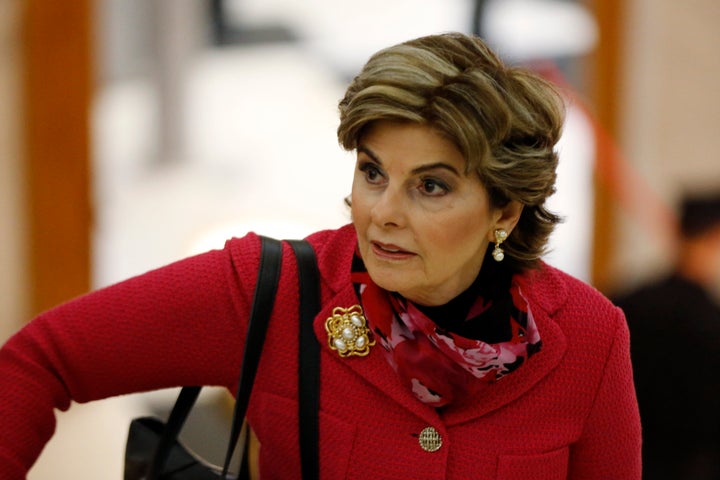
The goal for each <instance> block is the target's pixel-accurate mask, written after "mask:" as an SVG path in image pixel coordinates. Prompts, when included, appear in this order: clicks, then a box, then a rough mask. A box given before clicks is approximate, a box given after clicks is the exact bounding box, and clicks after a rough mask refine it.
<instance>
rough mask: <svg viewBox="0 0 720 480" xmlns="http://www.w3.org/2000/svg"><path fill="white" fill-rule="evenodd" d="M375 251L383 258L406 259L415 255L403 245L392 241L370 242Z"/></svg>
mask: <svg viewBox="0 0 720 480" xmlns="http://www.w3.org/2000/svg"><path fill="white" fill-rule="evenodd" d="M370 245H372V251H373V253H374V254H375V255H376V256H377V257H379V258H383V259H388V260H405V259H407V258H410V257H413V256H415V254H414V253H412V252H408V251H407V250H403V249H402V248H401V247H398V246H397V245H394V244H392V243H381V242H370Z"/></svg>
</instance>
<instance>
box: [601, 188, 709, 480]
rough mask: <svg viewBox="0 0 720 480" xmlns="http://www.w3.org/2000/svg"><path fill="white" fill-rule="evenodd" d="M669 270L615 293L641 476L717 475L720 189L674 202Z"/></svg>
mask: <svg viewBox="0 0 720 480" xmlns="http://www.w3.org/2000/svg"><path fill="white" fill-rule="evenodd" d="M680 210H681V211H680V222H679V234H678V237H679V242H678V249H677V259H676V264H675V266H674V269H673V271H672V272H671V273H669V274H667V275H666V276H664V277H662V278H659V279H655V280H653V281H651V282H649V283H646V284H644V285H641V286H639V287H637V288H636V289H635V290H633V291H631V292H629V293H626V294H624V295H622V296H619V297H617V298H615V302H616V304H617V305H618V306H620V307H621V308H622V309H623V310H624V311H625V315H626V316H627V321H628V324H629V327H630V333H631V354H632V361H633V368H634V377H635V386H636V390H637V395H638V402H639V404H640V416H641V419H642V425H643V472H644V475H643V478H645V479H646V480H664V479H667V480H685V479H691V480H705V479H707V480H711V479H712V480H717V479H720V288H718V287H720V191H718V192H715V193H713V194H697V193H696V194H693V195H690V196H688V197H686V198H685V199H684V201H683V202H682V206H681V208H680Z"/></svg>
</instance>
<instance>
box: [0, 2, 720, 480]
mask: <svg viewBox="0 0 720 480" xmlns="http://www.w3.org/2000/svg"><path fill="white" fill-rule="evenodd" d="M376 3H377V4H376ZM571 3H574V2H571V1H570V0H556V1H551V0H535V1H532V0H525V1H515V0H497V1H495V2H492V1H484V2H477V3H476V2H471V1H470V0H456V1H444V2H439V1H438V2H427V3H426V4H423V7H422V8H420V7H418V6H417V2H415V3H413V4H412V5H413V6H414V7H412V8H411V7H410V6H409V4H408V3H407V2H403V1H400V0H397V1H396V2H387V1H384V2H362V3H360V2H356V3H352V2H332V3H331V2H324V3H323V2H320V1H319V0H317V1H308V2H299V3H298V2H294V3H293V2H283V1H280V0H273V1H269V0H266V1H259V0H258V1H249V0H245V1H243V0H237V1H227V2H216V1H200V0H155V1H152V2H148V1H140V0H97V1H89V0H87V1H76V2H57V1H56V0H26V1H22V2H21V1H20V0H0V39H1V41H2V44H0V45H1V46H0V105H1V106H0V239H1V240H0V338H3V339H4V338H6V337H7V336H9V335H10V334H11V333H12V332H13V331H15V330H16V329H17V328H19V327H20V326H21V325H22V324H23V323H24V322H25V321H27V320H28V319H29V318H30V317H31V316H33V315H34V314H36V313H37V312H38V311H40V310H42V309H44V308H47V307H49V306H50V305H52V304H54V303H57V301H61V300H63V299H66V298H69V297H70V296H73V295H77V294H80V293H82V292H84V291H85V290H87V289H88V288H92V287H95V286H100V285H103V284H107V283H110V282H113V281H117V280H119V279H122V278H125V277H127V276H129V275H133V274H136V273H140V272H142V271H144V270H147V269H149V268H152V267H155V266H158V265H161V264H164V263H167V262H168V261H172V260H174V259H177V258H180V257H182V256H185V255H187V254H189V253H193V252H195V251H198V250H203V249H206V248H211V247H215V246H220V245H221V244H222V239H224V238H226V237H228V236H230V235H240V234H242V233H244V232H245V231H247V230H250V229H254V230H258V231H262V232H264V233H268V234H271V235H278V236H301V235H303V234H304V233H307V232H308V231H312V230H314V229H317V228H324V227H334V226H337V225H339V224H342V223H344V222H346V221H347V220H348V218H347V213H346V211H345V210H344V207H343V205H342V198H343V196H344V195H345V194H346V193H348V192H349V178H350V177H349V175H350V173H349V172H350V171H351V170H352V161H351V160H349V159H348V158H347V156H346V154H345V153H343V152H341V151H340V150H339V148H338V147H337V145H336V140H335V137H334V128H335V126H336V102H337V100H338V98H339V97H340V95H341V94H342V91H343V88H344V86H345V85H346V84H347V81H348V79H349V76H350V75H351V74H352V73H353V72H354V71H355V70H356V69H357V68H359V65H360V64H361V63H362V62H363V61H364V59H365V58H366V57H367V55H368V54H369V53H371V52H372V51H374V50H376V49H377V48H380V47H382V46H385V45H388V44H390V43H394V42H396V41H400V40H404V39H407V38H410V37H411V36H416V35H421V34H424V33H431V32H433V31H439V30H448V29H456V30H463V31H470V30H471V29H472V28H473V27H474V26H477V25H476V21H475V20H473V15H476V14H477V13H478V12H477V10H476V9H477V8H478V7H477V6H478V5H481V4H482V5H483V7H484V8H486V9H487V10H485V16H484V17H483V21H485V22H488V21H489V20H488V19H489V18H490V17H491V16H492V15H495V17H494V18H495V19H496V20H498V19H502V18H505V19H507V17H502V16H501V15H503V13H502V12H501V10H502V9H503V8H505V10H503V11H504V12H505V13H507V12H508V11H509V10H510V8H509V6H513V7H516V8H517V9H518V11H519V12H520V13H522V12H525V13H528V12H530V13H533V15H537V14H538V13H537V12H538V11H545V12H549V11H553V12H556V13H557V12H559V10H557V7H558V5H559V4H571ZM576 6H582V7H583V9H584V11H585V12H586V13H589V15H590V18H591V21H590V22H589V23H588V22H587V20H588V17H587V16H585V15H580V16H577V15H576V16H570V17H568V18H570V20H569V21H570V22H571V24H568V25H571V26H575V27H578V26H579V27H580V28H576V29H575V30H578V31H579V33H578V40H577V42H578V44H581V45H580V47H578V48H576V49H574V50H573V44H572V42H571V43H570V44H567V43H566V44H565V45H564V47H563V48H565V50H564V53H562V54H558V55H555V56H553V58H550V59H549V60H552V62H553V63H554V64H555V65H557V66H559V68H560V71H561V72H562V74H563V76H564V79H565V80H566V81H568V82H569V83H570V85H571V86H572V88H573V90H574V91H575V94H576V95H577V97H576V103H575V105H576V106H581V107H582V108H580V109H579V110H580V112H579V113H581V115H580V118H581V122H580V124H579V125H580V126H579V130H580V131H582V132H585V133H584V135H585V136H582V135H581V136H579V137H576V138H579V139H581V140H580V141H579V145H578V141H576V143H575V146H574V148H576V149H578V147H579V150H576V151H581V152H584V153H581V155H585V156H586V155H587V151H588V149H589V150H590V151H591V152H593V151H594V152H596V153H597V156H596V158H594V159H592V158H591V159H590V161H589V163H588V164H587V165H588V167H589V168H590V170H589V172H590V175H591V178H590V181H591V182H592V183H591V185H593V186H594V187H595V188H591V189H585V192H586V193H589V194H590V195H589V196H590V202H589V203H588V204H587V206H586V210H584V211H585V212H586V213H585V214H583V211H580V212H577V211H572V210H568V211H571V212H572V213H571V215H570V217H571V218H570V219H569V220H570V222H569V223H572V224H573V225H579V227H576V229H575V230H570V231H568V233H567V234H566V235H565V237H566V239H565V241H564V243H563V242H559V243H558V244H557V245H558V247H557V254H556V256H555V257H553V261H554V262H557V263H559V264H561V265H563V266H565V265H567V269H568V270H571V271H573V269H577V270H576V272H577V274H578V276H581V277H582V278H584V279H586V280H587V281H589V282H590V283H593V284H595V285H596V286H598V288H600V289H601V290H603V291H605V292H610V291H615V290H622V289H625V288H628V287H629V286H632V285H633V284H636V283H637V282H639V281H641V280H642V279H644V278H646V277H648V276H652V275H655V274H656V273H658V272H660V271H662V270H663V269H666V268H668V266H669V264H670V262H671V260H672V251H673V250H672V247H673V241H672V236H671V234H670V228H671V225H672V221H673V206H674V203H675V202H676V200H677V199H678V197H679V196H680V195H681V193H682V192H683V191H686V190H688V189H705V188H713V187H714V188H720V159H718V154H717V152H718V151H720V148H719V147H720V145H719V143H720V135H718V133H717V132H718V126H719V125H720V87H718V85H717V81H716V80H715V79H716V78H717V76H718V75H720V56H718V55H717V49H718V47H719V46H720V29H718V28H717V24H718V21H720V3H718V2H717V1H716V0H687V1H685V2H671V1H669V0H625V1H620V0H612V1H609V0H597V1H587V2H584V3H577V4H576ZM493 9H494V10H493ZM537 9H539V10H537ZM553 9H555V10H553ZM488 12H494V13H492V14H491V13H488ZM574 12H575V13H577V11H574ZM533 15H524V16H522V17H521V18H520V20H519V21H518V22H515V23H512V22H511V23H508V24H507V25H505V24H503V25H504V26H505V30H503V28H501V26H503V25H500V24H499V23H492V24H487V23H485V24H483V25H484V28H485V31H486V32H493V35H494V37H493V39H494V40H495V41H496V43H498V45H497V47H498V48H499V50H500V51H501V53H504V54H506V55H507V56H508V58H509V59H511V60H513V61H524V60H528V58H522V54H521V53H522V51H523V50H522V48H523V46H522V45H520V46H518V45H516V44H514V43H513V42H512V40H513V39H522V38H525V39H527V38H532V35H531V33H533V32H534V28H535V27H536V26H537V24H538V23H543V22H545V21H547V19H545V18H541V17H537V16H533ZM410 18H412V21H408V20H409V19H410ZM552 18H553V19H557V18H559V17H557V16H553V17H552ZM533 19H534V20H533ZM559 21H560V22H562V21H563V20H559ZM565 21H566V22H567V21H568V20H565ZM507 28H509V31H510V32H511V35H510V36H509V37H508V36H507V34H505V36H503V32H507V31H508V30H507ZM594 29H597V31H596V32H595V33H597V36H594V35H593V32H594ZM565 30H567V31H571V30H573V29H570V28H567V29H565ZM583 32H584V33H583ZM371 34H375V35H371ZM550 40H553V41H554V40H557V39H550ZM564 40H566V39H559V40H557V41H559V42H561V43H562V41H564ZM503 42H505V43H503ZM519 43H520V44H521V43H522V42H519ZM535 43H537V42H535ZM550 43H552V42H550ZM515 48H518V49H520V50H516V49H515ZM548 48H551V47H548ZM519 52H520V53H519ZM534 55H535V57H534V58H530V59H531V60H538V59H539V58H537V53H535V54H534ZM531 57H532V55H531ZM545 60H547V59H545ZM588 131H590V132H592V133H594V134H595V135H591V136H589V137H588V136H587V132H588ZM582 139H585V140H582ZM583 147H584V148H583ZM567 149H568V150H572V148H571V147H567ZM277 159H283V162H284V163H282V166H279V164H278V163H277V162H278V160H277ZM310 162H312V165H313V167H312V168H311V167H310V166H309V165H311V163H310ZM586 174H587V170H580V171H579V172H574V173H571V174H569V175H570V176H569V177H568V178H569V180H568V184H569V185H572V184H573V182H574V181H575V183H578V182H580V183H582V182H584V181H585V179H584V176H585V175H586ZM308 175H309V177H308ZM342 179H346V180H347V181H344V180H342ZM570 190H571V189H570ZM563 191H565V190H563ZM571 203H573V200H572V197H571V198H570V199H569V200H568V199H567V198H565V199H563V201H562V202H560V203H559V205H558V207H559V208H560V209H561V210H562V209H565V208H568V209H570V207H571V206H570V204H571ZM578 217H579V218H578ZM573 222H579V223H573ZM562 245H566V247H565V250H564V251H565V252H566V253H567V252H569V251H570V250H573V249H575V248H576V247H579V250H578V251H579V253H578V255H580V257H578V258H579V260H577V259H576V258H575V257H573V258H572V259H570V260H568V259H567V258H563V247H562ZM585 257H587V258H585ZM563 262H565V263H563ZM585 262H587V268H585V266H583V265H580V264H582V263H585ZM0 394H1V393H0ZM161 400H162V399H161ZM151 403H152V401H151ZM147 408H148V403H147V402H146V401H145V400H141V399H123V400H121V401H117V402H116V403H112V402H110V403H102V402H99V404H98V405H95V406H82V407H81V408H78V406H74V407H73V408H72V409H71V411H70V412H69V413H67V414H64V415H62V416H61V425H60V432H61V434H60V435H59V437H60V439H58V440H55V441H53V443H51V445H50V446H49V447H48V449H47V451H46V452H45V453H44V454H43V457H42V458H41V461H40V463H39V464H38V466H37V467H36V470H35V471H34V472H33V475H34V477H32V478H37V479H40V478H64V477H63V475H64V474H67V475H68V477H67V478H98V477H103V476H104V477H105V478H110V477H108V475H107V473H106V472H107V469H108V468H109V467H108V465H110V466H111V467H112V468H116V469H119V468H120V467H119V462H120V460H121V449H122V444H123V443H124V439H123V438H121V437H122V435H123V433H124V428H125V427H126V425H127V418H129V417H130V416H131V415H133V414H135V413H136V412H138V411H142V410H146V409H147ZM97 419H101V420H100V422H98V420H97ZM99 423H102V424H104V425H106V428H107V431H106V432H104V434H101V438H105V439H106V440H105V441H103V440H102V439H100V440H92V441H89V440H88V439H89V438H91V437H89V435H91V434H93V433H91V431H95V430H97V425H98V424H99ZM62 432H65V435H66V436H62V435H63V433H62ZM94 434H95V435H97V433H94ZM103 435H104V436H103ZM73 438H74V440H73ZM73 442H80V444H82V445H85V446H86V447H87V448H89V449H91V450H90V451H91V452H95V454H97V455H98V456H99V457H98V462H97V463H98V465H97V468H98V470H97V471H92V469H91V468H90V469H89V468H79V466H78V465H77V464H74V460H73V458H74V457H73V455H72V453H71V452H73V451H74V449H73V448H72V447H69V446H68V447H65V448H63V445H72V444H73ZM76 444H77V443H76ZM87 452H88V450H87V449H85V450H84V451H83V456H85V457H87ZM108 452H109V456H107V457H105V456H103V455H108ZM50 472H53V473H50ZM66 472H67V473H66ZM83 475H85V477H83ZM117 478H120V477H119V473H118V474H117Z"/></svg>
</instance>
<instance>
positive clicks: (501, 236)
mask: <svg viewBox="0 0 720 480" xmlns="http://www.w3.org/2000/svg"><path fill="white" fill-rule="evenodd" d="M507 237H508V233H507V232H506V231H505V229H502V228H498V229H497V230H495V248H494V249H493V251H492V256H493V258H494V259H495V261H496V262H502V261H503V259H504V258H505V251H504V250H503V249H502V248H501V247H500V245H501V244H502V243H503V242H504V241H505V240H507Z"/></svg>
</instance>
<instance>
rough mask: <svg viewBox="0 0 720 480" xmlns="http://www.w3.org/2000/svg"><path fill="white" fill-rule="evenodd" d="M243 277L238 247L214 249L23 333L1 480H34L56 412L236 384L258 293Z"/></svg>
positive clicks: (0, 428)
mask: <svg viewBox="0 0 720 480" xmlns="http://www.w3.org/2000/svg"><path fill="white" fill-rule="evenodd" d="M251 263H252V262H250V261H249V262H248V264H251ZM240 276H241V275H239V273H238V272H237V271H236V269H235V268H234V266H233V263H232V261H231V259H230V253H229V250H228V249H226V250H218V251H212V252H208V253H206V254H203V255H198V256H195V257H191V258H188V259H185V260H182V261H179V262H176V263H173V264H171V265H168V266H166V267H163V268H160V269H157V270H154V271H151V272H148V273H145V274H143V275H140V276H137V277H134V278H132V279H129V280H126V281H124V282H121V283H118V284H116V285H113V286H110V287H107V288H104V289H101V290H98V291H96V292H93V293H90V294H87V295H84V296H82V297H79V298H77V299H74V300H72V301H70V302H67V303H65V304H63V305H60V306H58V307H56V308H54V309H52V310H49V311H47V312H45V313H43V314H42V315H40V316H38V317H37V318H36V319H34V320H33V321H32V322H30V323H29V324H28V325H27V326H26V327H25V328H23V329H22V330H21V331H20V332H18V333H17V334H16V335H15V336H13V337H12V338H11V339H10V340H9V341H8V342H7V343H6V344H5V345H4V346H3V348H2V349H0V392H1V393H0V478H25V476H26V474H27V471H28V469H29V468H30V467H31V466H32V464H33V463H34V462H35V460H36V459H37V457H38V455H39V454H40V451H41V450H42V448H43V446H44V445H45V444H46V442H47V441H48V440H49V439H50V437H51V436H52V434H53V432H54V429H55V417H54V410H55V409H59V410H66V409H67V408H69V406H70V402H71V401H72V400H74V401H77V402H87V401H91V400H96V399H100V398H106V397H109V396H114V395H119V394H124V393H131V392H138V391H146V390H154V389H159V388H165V387H172V386H179V385H195V384H202V385H227V386H229V385H233V382H234V381H235V380H236V379H237V368H238V365H239V364H240V358H241V354H242V351H241V346H242V345H243V342H244V335H245V324H246V318H247V314H246V312H247V299H248V289H249V292H250V294H251V293H252V289H253V288H254V278H253V281H251V282H247V281H245V282H243V280H241V278H240ZM248 283H250V284H249V285H247V284H248ZM218 359H223V361H222V362H218Z"/></svg>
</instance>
